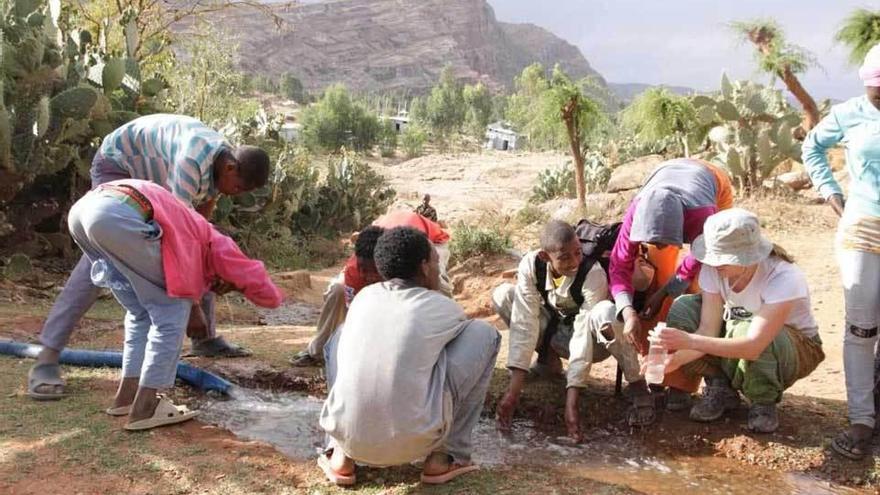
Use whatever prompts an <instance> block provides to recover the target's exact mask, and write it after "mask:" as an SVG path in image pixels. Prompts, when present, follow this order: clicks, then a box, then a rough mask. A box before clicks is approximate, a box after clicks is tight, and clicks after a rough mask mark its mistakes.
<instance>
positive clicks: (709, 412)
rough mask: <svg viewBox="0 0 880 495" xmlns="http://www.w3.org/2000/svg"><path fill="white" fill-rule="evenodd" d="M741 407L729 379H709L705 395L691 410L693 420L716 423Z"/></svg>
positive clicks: (704, 388)
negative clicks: (732, 410)
mask: <svg viewBox="0 0 880 495" xmlns="http://www.w3.org/2000/svg"><path fill="white" fill-rule="evenodd" d="M739 405H740V399H739V394H738V393H737V391H736V390H734V389H733V388H731V387H730V381H729V380H728V379H727V378H711V379H707V380H706V386H705V387H703V394H702V395H701V396H700V399H699V400H698V401H697V403H696V404H694V407H692V408H691V419H692V420H694V421H701V422H707V421H715V420H716V419H718V418H720V417H721V416H723V415H724V412H725V411H728V410H730V409H736V408H737V407H739Z"/></svg>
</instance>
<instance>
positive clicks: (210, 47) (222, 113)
mask: <svg viewBox="0 0 880 495" xmlns="http://www.w3.org/2000/svg"><path fill="white" fill-rule="evenodd" d="M199 33H200V35H199V36H191V37H188V38H186V41H184V42H182V43H181V45H180V46H181V48H182V50H181V52H182V53H181V56H180V58H179V59H176V60H175V61H174V68H173V70H170V71H168V82H169V84H170V86H171V90H172V91H171V93H172V101H173V106H174V109H175V111H176V112H177V113H181V114H184V115H192V116H194V117H196V118H198V119H199V120H201V121H203V122H208V123H222V122H226V121H227V120H229V119H232V118H240V117H243V116H249V115H252V114H253V113H255V112H256V111H258V110H259V104H258V102H256V101H255V100H248V99H246V98H245V97H244V94H243V93H244V92H243V90H244V88H245V87H246V82H245V80H244V76H243V75H242V74H241V73H240V72H239V71H238V70H237V69H236V68H235V67H236V59H237V57H238V44H237V43H236V42H235V40H234V39H230V36H229V34H228V33H224V32H223V31H221V30H219V29H217V28H215V27H214V26H212V25H211V24H208V23H204V24H201V25H200V27H199Z"/></svg>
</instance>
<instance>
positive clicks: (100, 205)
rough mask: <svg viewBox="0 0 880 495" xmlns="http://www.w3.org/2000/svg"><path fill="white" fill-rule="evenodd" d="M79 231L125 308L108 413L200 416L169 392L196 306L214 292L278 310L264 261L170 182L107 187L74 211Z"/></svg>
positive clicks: (97, 271)
mask: <svg viewBox="0 0 880 495" xmlns="http://www.w3.org/2000/svg"><path fill="white" fill-rule="evenodd" d="M68 224H69V228H70V234H71V236H73V239H74V241H76V243H77V245H79V247H80V249H82V251H83V253H84V254H85V255H86V257H87V258H88V260H89V261H90V262H91V263H92V281H93V282H94V283H95V284H96V285H103V286H106V287H109V288H110V289H111V291H112V292H113V295H114V297H116V299H117V301H119V303H120V304H121V305H122V306H123V307H124V308H125V310H126V315H125V344H124V348H123V357H122V379H121V381H120V383H119V389H118V391H117V393H116V397H115V399H114V401H113V405H112V406H111V407H110V408H108V409H107V411H106V412H107V414H109V415H111V416H128V422H127V424H126V425H125V429H127V430H145V429H150V428H154V427H157V426H163V425H168V424H174V423H180V422H182V421H186V420H188V419H190V418H192V417H193V416H195V415H196V413H197V411H189V410H187V409H186V408H184V407H178V406H175V405H174V404H172V403H171V402H170V401H168V399H165V398H160V397H159V396H158V392H159V391H160V390H163V389H167V388H171V387H172V386H173V385H174V378H175V375H176V370H177V360H178V358H179V357H180V351H181V348H182V345H183V338H184V334H185V333H186V327H187V322H188V320H189V313H190V309H191V308H192V307H193V304H194V303H198V301H199V300H201V298H202V296H204V295H205V293H207V292H208V291H209V290H213V291H214V292H218V291H219V292H221V293H222V292H224V291H229V290H237V291H240V292H241V293H242V294H244V296H245V297H246V298H247V299H248V300H250V301H251V302H253V303H254V304H257V305H259V306H263V307H267V308H275V307H278V306H279V305H280V304H281V302H282V299H283V294H282V292H281V291H280V290H279V289H278V287H276V286H275V284H273V283H272V280H271V279H270V278H269V274H268V273H267V272H266V269H265V267H264V266H263V263H262V262H260V261H256V260H252V259H249V258H248V257H247V256H245V255H244V254H243V253H242V252H241V250H240V249H239V248H238V246H237V245H236V244H235V242H234V241H233V240H232V239H230V238H229V237H226V236H224V235H223V234H221V233H219V232H218V231H217V230H215V229H214V227H213V226H211V224H210V223H209V222H208V221H207V220H205V219H204V217H202V216H201V215H199V214H198V213H197V212H196V211H194V210H193V209H192V208H189V207H188V206H187V205H185V204H184V203H182V202H181V201H180V200H178V199H177V198H175V197H174V196H173V195H172V194H171V193H170V192H168V191H167V190H165V189H164V188H163V187H162V186H159V185H156V184H153V183H151V182H147V181H142V180H135V179H126V180H119V181H114V182H109V183H106V184H102V185H100V186H98V187H97V188H96V189H94V190H92V191H91V192H89V193H88V194H86V195H85V196H84V197H83V198H82V199H80V200H79V201H77V202H76V204H74V205H73V207H72V208H71V210H70V214H69V215H68Z"/></svg>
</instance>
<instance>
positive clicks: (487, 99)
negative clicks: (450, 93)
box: [463, 83, 493, 137]
mask: <svg viewBox="0 0 880 495" xmlns="http://www.w3.org/2000/svg"><path fill="white" fill-rule="evenodd" d="M463 97H464V102H465V105H466V108H467V113H466V117H465V127H466V128H467V129H468V132H469V133H470V134H472V135H474V136H477V137H481V136H482V135H483V134H485V132H486V126H487V125H488V124H489V119H491V118H492V110H493V101H492V94H491V93H490V92H489V88H487V87H486V86H485V85H484V84H483V83H477V84H475V85H468V86H465V87H464V91H463Z"/></svg>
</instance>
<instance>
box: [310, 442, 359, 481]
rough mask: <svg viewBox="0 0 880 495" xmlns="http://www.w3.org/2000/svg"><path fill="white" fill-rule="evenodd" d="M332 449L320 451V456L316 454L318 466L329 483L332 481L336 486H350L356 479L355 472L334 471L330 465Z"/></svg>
mask: <svg viewBox="0 0 880 495" xmlns="http://www.w3.org/2000/svg"><path fill="white" fill-rule="evenodd" d="M332 452H333V451H332V450H331V451H328V452H322V453H321V455H320V456H318V467H319V468H321V471H324V476H326V477H327V480H328V481H330V483H333V484H334V485H336V486H352V485H354V484H355V482H356V481H357V478H356V477H355V474H354V473H352V474H339V473H338V472H336V471H334V470H333V468H332V467H331V466H330V454H331V453H332Z"/></svg>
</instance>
